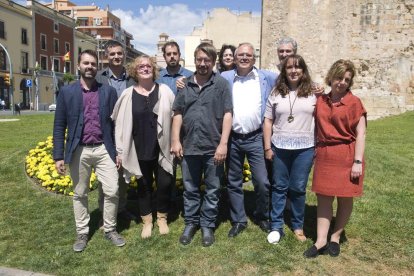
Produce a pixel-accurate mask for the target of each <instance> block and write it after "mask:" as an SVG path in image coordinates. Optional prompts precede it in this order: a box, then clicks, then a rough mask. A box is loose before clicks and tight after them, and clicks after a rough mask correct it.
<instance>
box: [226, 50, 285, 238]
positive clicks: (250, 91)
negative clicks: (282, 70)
mask: <svg viewBox="0 0 414 276" xmlns="http://www.w3.org/2000/svg"><path fill="white" fill-rule="evenodd" d="M234 60H235V63H236V68H235V69H234V70H230V71H226V72H223V73H222V76H223V77H224V78H225V79H226V80H227V81H228V83H229V84H230V86H231V90H232V96H233V123H232V131H231V135H230V140H229V153H228V156H229V160H228V186H227V191H228V196H229V203H230V219H231V222H232V228H231V229H230V231H229V233H228V237H229V238H233V237H236V236H237V235H238V234H240V233H241V232H242V231H243V230H244V229H245V228H246V227H247V216H246V212H245V208H244V194H243V173H242V171H243V164H244V159H245V157H246V156H247V160H248V162H249V164H250V168H251V172H252V182H253V185H254V190H255V193H256V210H255V211H254V221H255V223H256V224H258V226H259V227H260V228H261V229H262V230H263V231H265V232H268V231H269V187H270V183H269V180H268V178H267V171H266V165H265V158H264V149H263V132H262V122H263V118H264V111H265V107H266V101H267V98H268V96H269V94H270V92H271V90H272V88H273V86H274V85H275V81H276V78H277V75H276V74H275V73H272V72H269V71H264V70H258V69H257V68H256V67H254V64H255V61H256V59H255V56H254V47H253V45H252V44H251V43H242V44H240V45H239V47H238V48H237V49H236V51H235V53H234Z"/></svg>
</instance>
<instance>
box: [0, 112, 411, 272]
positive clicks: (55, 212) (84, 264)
mask: <svg viewBox="0 0 414 276" xmlns="http://www.w3.org/2000/svg"><path fill="white" fill-rule="evenodd" d="M4 118H11V117H5V116H2V117H0V119H4ZM18 118H19V119H20V120H19V121H16V122H0V179H1V180H0V191H1V193H0V266H6V267H15V268H20V269H25V270H32V271H35V272H43V273H49V274H59V275H115V274H117V275H118V274H119V275H124V274H127V275H136V274H188V275H209V274H215V275H217V274H218V275H227V274H240V275H251V274H266V275H268V274H320V275H326V274H328V275H335V274H339V275H343V274H351V275H354V274H374V275H379V274H383V275H409V274H411V275H412V273H413V271H414V239H413V238H412V237H413V233H414V232H413V229H414V180H413V179H414V165H413V164H414V162H413V161H414V112H407V113H405V114H403V115H400V116H394V117H389V118H386V119H382V120H378V121H373V122H369V124H368V132H367V149H366V160H367V171H366V180H365V188H364V196H363V197H362V198H359V199H356V200H355V206H354V212H353V215H352V217H351V221H350V223H349V224H348V227H347V228H346V233H345V235H344V237H343V240H344V241H345V242H344V243H343V245H342V247H341V249H342V252H341V255H340V256H339V257H338V258H331V257H329V256H320V257H318V258H316V259H314V260H307V259H304V258H303V257H302V253H303V251H304V250H305V249H306V248H308V247H309V246H310V245H311V244H312V239H314V238H315V232H316V229H315V227H316V226H315V220H316V207H315V205H316V199H315V196H314V195H313V194H312V193H311V192H309V193H308V199H307V209H306V225H305V231H306V234H307V235H308V236H310V238H311V239H308V241H307V242H305V243H299V242H297V241H296V240H295V239H294V237H293V235H292V233H291V232H290V230H288V229H286V233H287V235H286V237H285V238H284V239H283V240H282V242H281V243H280V244H278V245H270V244H268V243H267V241H266V234H265V233H263V232H261V231H260V230H259V228H258V227H257V226H255V225H253V223H250V224H249V227H248V228H247V229H246V231H245V232H243V233H242V234H241V235H240V236H238V237H237V238H235V239H231V240H230V239H228V238H227V232H228V230H229V229H230V223H229V221H228V219H227V209H226V206H225V205H226V204H222V209H221V216H220V217H221V220H220V224H219V227H218V229H217V231H216V243H215V244H214V245H213V246H212V247H210V248H203V247H202V246H201V237H200V235H201V234H200V232H198V233H197V234H196V237H195V239H194V240H193V242H192V243H191V244H190V245H188V246H186V247H184V246H181V245H180V244H179V243H178V238H179V236H180V234H181V231H182V230H183V228H184V223H183V219H182V217H181V216H175V217H174V218H173V219H172V221H171V224H170V230H171V233H170V234H169V235H167V236H160V235H159V234H158V230H157V229H156V228H154V235H153V237H151V238H150V239H148V240H141V238H140V233H141V223H136V222H131V223H130V224H125V223H123V224H120V226H119V230H120V231H121V233H122V235H123V236H124V237H125V238H126V241H127V245H126V246H125V247H123V248H115V247H113V246H112V245H111V244H110V243H109V242H108V241H106V240H105V239H104V238H103V235H102V232H101V231H100V230H98V229H97V223H98V220H99V212H98V210H97V192H95V191H94V192H91V194H90V200H89V202H90V205H89V206H90V211H91V213H92V215H91V217H92V221H91V224H92V227H91V232H92V234H93V235H92V238H91V241H90V242H89V245H88V247H87V248H86V250H85V252H83V253H75V252H73V250H72V244H73V241H74V238H75V226H74V219H73V211H72V201H71V198H70V197H66V196H60V195H52V194H50V193H47V192H44V191H42V190H40V189H38V188H36V187H34V185H33V183H32V182H31V181H30V180H29V179H28V178H27V177H26V175H25V172H24V157H25V155H26V154H27V152H28V151H29V149H31V148H33V147H35V145H36V144H37V142H38V141H44V140H45V138H46V137H47V136H48V135H51V133H52V122H53V115H51V114H43V115H27V116H20V117H18ZM246 201H247V205H248V209H249V210H251V205H252V202H253V196H252V192H248V191H246ZM223 202H225V200H223ZM129 204H130V205H133V204H134V202H129ZM179 205H180V204H179ZM131 207H134V206H131Z"/></svg>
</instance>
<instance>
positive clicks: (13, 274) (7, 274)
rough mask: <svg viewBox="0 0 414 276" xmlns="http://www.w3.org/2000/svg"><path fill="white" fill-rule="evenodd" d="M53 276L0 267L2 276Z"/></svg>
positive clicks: (0, 275)
mask: <svg viewBox="0 0 414 276" xmlns="http://www.w3.org/2000/svg"><path fill="white" fill-rule="evenodd" d="M50 275H51V274H43V273H37V272H33V271H26V270H21V269H17V268H9V267H3V266H0V276H50Z"/></svg>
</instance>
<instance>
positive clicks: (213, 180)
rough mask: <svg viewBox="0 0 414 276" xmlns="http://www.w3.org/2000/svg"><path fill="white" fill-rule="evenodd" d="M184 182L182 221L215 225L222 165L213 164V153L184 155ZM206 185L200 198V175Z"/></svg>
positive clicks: (222, 170)
mask: <svg viewBox="0 0 414 276" xmlns="http://www.w3.org/2000/svg"><path fill="white" fill-rule="evenodd" d="M182 173H183V182H184V193H183V198H184V222H185V224H186V225H188V224H195V225H200V226H201V227H209V228H215V227H216V219H217V215H218V202H219V195H220V179H221V178H222V176H223V173H224V166H223V165H215V164H214V155H185V156H184V158H183V162H182ZM203 174H204V183H205V186H206V189H205V192H204V196H203V200H201V191H200V184H201V176H202V175H203Z"/></svg>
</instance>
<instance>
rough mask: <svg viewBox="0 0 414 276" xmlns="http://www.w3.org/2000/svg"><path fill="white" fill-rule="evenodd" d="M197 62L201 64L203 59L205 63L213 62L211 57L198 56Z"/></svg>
mask: <svg viewBox="0 0 414 276" xmlns="http://www.w3.org/2000/svg"><path fill="white" fill-rule="evenodd" d="M195 61H196V63H197V64H201V63H203V61H204V64H211V62H212V61H211V59H209V58H196V60H195Z"/></svg>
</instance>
